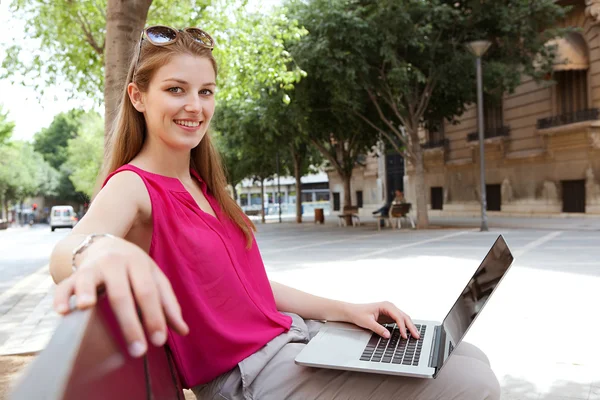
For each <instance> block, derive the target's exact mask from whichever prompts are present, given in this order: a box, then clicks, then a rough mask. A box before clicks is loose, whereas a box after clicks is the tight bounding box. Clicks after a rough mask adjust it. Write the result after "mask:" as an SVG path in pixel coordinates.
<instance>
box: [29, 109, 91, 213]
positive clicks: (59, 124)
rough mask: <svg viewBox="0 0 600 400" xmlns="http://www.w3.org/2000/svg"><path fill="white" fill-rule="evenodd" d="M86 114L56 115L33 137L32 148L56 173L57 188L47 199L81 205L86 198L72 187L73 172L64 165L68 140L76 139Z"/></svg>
mask: <svg viewBox="0 0 600 400" xmlns="http://www.w3.org/2000/svg"><path fill="white" fill-rule="evenodd" d="M85 115H86V113H85V112H84V111H83V110H81V109H73V110H70V111H68V112H64V113H60V114H57V115H56V116H55V117H54V119H53V120H52V122H51V123H50V126H48V127H47V128H43V129H42V130H41V131H40V132H38V133H36V134H35V136H34V137H33V147H34V149H35V150H36V151H37V152H39V153H40V154H41V155H42V156H43V157H44V159H45V160H46V161H47V162H48V163H49V164H50V165H51V166H52V167H53V168H54V169H56V170H57V171H58V174H59V176H58V186H57V187H56V190H55V191H54V192H53V193H52V194H50V195H49V197H51V198H54V199H57V200H60V201H67V202H68V201H73V202H77V203H83V202H85V201H87V198H86V196H85V195H84V194H83V193H81V192H78V191H77V189H75V187H74V186H73V183H72V182H71V179H70V176H71V175H72V173H73V171H72V170H71V169H70V168H69V167H68V166H67V165H65V162H66V160H67V156H68V152H67V146H68V143H69V140H72V139H74V138H75V137H77V134H78V131H79V129H80V127H81V124H82V118H84V116H85Z"/></svg>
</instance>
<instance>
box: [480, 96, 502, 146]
mask: <svg viewBox="0 0 600 400" xmlns="http://www.w3.org/2000/svg"><path fill="white" fill-rule="evenodd" d="M483 124H484V137H496V136H499V135H497V134H496V133H497V132H500V131H501V130H502V128H503V127H504V111H503V109H502V99H501V98H500V99H497V98H494V97H492V96H489V95H488V96H485V98H484V100H483Z"/></svg>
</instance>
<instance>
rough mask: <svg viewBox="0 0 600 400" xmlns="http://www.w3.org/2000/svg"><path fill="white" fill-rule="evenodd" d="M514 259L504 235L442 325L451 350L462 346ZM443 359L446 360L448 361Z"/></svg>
mask: <svg viewBox="0 0 600 400" xmlns="http://www.w3.org/2000/svg"><path fill="white" fill-rule="evenodd" d="M512 261H513V256H512V254H511V253H510V250H509V249H508V246H507V245H506V242H505V241H504V238H503V237H502V236H498V239H496V243H494V245H493V246H492V248H491V249H490V251H489V252H488V254H487V255H486V256H485V258H484V259H483V261H482V262H481V265H480V266H479V268H477V271H475V274H473V277H472V278H471V280H470V281H469V283H468V284H467V286H466V287H465V289H464V290H463V291H462V293H461V295H460V296H459V297H458V300H456V303H454V306H452V309H451V310H450V312H449V313H448V315H447V316H446V318H444V322H443V323H442V324H443V326H444V329H445V331H446V336H447V337H449V340H450V341H449V347H450V351H451V350H453V348H454V347H456V346H457V345H458V343H460V341H461V340H462V338H463V337H464V336H465V334H466V333H467V330H468V329H469V327H470V326H471V324H472V323H473V321H474V320H475V318H477V315H478V314H479V313H480V312H481V310H482V309H483V306H484V305H485V303H486V302H487V300H488V299H489V297H490V296H491V295H492V292H493V291H494V289H496V287H497V286H498V283H499V282H500V280H501V279H502V277H503V276H504V274H505V273H506V271H507V270H508V268H509V267H510V264H511V263H512ZM445 358H446V357H444V361H445Z"/></svg>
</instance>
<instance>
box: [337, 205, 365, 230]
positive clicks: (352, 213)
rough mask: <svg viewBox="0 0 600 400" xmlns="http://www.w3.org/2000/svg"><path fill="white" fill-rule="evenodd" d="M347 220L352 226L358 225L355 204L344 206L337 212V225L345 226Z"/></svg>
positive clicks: (358, 220) (358, 218)
mask: <svg viewBox="0 0 600 400" xmlns="http://www.w3.org/2000/svg"><path fill="white" fill-rule="evenodd" d="M349 222H351V223H352V226H360V217H359V216H358V207H357V206H344V208H343V209H342V212H341V213H340V214H338V225H339V226H347V225H348V223H349Z"/></svg>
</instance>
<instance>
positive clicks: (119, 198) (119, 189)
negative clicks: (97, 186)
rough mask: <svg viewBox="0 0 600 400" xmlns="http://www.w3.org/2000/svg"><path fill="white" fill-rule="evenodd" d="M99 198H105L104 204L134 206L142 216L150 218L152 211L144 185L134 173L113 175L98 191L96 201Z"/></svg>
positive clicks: (127, 172)
mask: <svg viewBox="0 0 600 400" xmlns="http://www.w3.org/2000/svg"><path fill="white" fill-rule="evenodd" d="M100 197H103V198H104V197H106V198H107V199H106V200H105V201H106V203H111V204H114V203H117V204H120V205H121V206H123V205H127V206H129V207H132V206H134V207H135V208H137V209H138V212H141V214H142V215H143V216H150V214H151V211H152V204H151V202H150V195H149V194H148V190H147V189H146V184H145V183H144V180H143V179H142V177H141V176H140V175H138V174H137V173H135V172H134V171H129V170H125V171H120V172H119V173H117V174H114V175H113V176H112V177H111V178H110V179H109V180H108V182H106V185H105V186H104V187H103V188H102V190H100V192H99V193H98V196H97V197H96V199H99V198H100Z"/></svg>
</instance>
